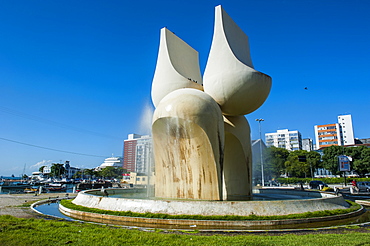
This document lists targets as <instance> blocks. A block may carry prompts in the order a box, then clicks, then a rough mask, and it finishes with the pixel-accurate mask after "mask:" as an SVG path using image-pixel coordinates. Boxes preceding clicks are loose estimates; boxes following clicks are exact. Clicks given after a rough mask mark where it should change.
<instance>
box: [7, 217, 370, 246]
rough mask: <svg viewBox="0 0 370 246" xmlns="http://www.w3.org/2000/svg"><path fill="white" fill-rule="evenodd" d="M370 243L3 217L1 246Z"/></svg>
mask: <svg viewBox="0 0 370 246" xmlns="http://www.w3.org/2000/svg"><path fill="white" fill-rule="evenodd" d="M328 243H330V244H331V245H345V246H348V245H369V233H359V232H355V231H350V230H349V231H346V233H341V234H334V233H325V234H319V233H315V234H305V235H295V234H285V235H265V234H264V235H251V234H244V235H243V234H233V235H229V234H228V235H218V234H211V235H210V236H205V235H199V234H176V233H162V232H155V231H152V232H145V231H139V230H128V229H122V228H119V227H110V226H102V225H96V224H89V223H78V222H70V221H54V220H42V219H20V218H15V217H12V216H4V215H3V216H0V245H7V246H12V245H17V246H26V245H27V246H29V245H38V246H49V245H66V244H71V245H79V246H94V245H109V246H116V245H117V246H122V245H166V246H168V245H284V246H290V245H326V244H328Z"/></svg>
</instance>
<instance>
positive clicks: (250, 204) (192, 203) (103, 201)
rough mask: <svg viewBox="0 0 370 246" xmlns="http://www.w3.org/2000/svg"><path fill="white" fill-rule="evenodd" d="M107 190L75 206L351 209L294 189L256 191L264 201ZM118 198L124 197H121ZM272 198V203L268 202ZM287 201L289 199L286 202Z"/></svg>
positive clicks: (207, 210) (239, 212)
mask: <svg viewBox="0 0 370 246" xmlns="http://www.w3.org/2000/svg"><path fill="white" fill-rule="evenodd" d="M106 191H107V192H108V194H109V195H108V196H103V193H102V192H101V191H100V190H91V191H84V192H80V193H79V194H78V195H77V197H76V198H75V199H74V200H73V203H74V204H76V205H81V206H84V207H89V208H97V209H102V210H112V211H131V212H136V213H161V214H170V215H183V214H186V215H206V216H213V215H221V216H222V215H236V216H249V215H252V214H253V215H258V216H271V215H287V214H299V213H305V212H315V211H322V210H334V209H345V208H348V207H349V205H348V203H347V202H346V201H345V200H344V199H343V197H342V196H335V195H333V194H330V193H325V192H313V191H301V190H294V189H259V190H255V191H254V194H255V196H256V197H257V198H260V199H263V200H252V201H205V200H180V199H179V200H174V199H140V198H130V197H126V195H127V196H128V195H129V194H130V193H131V195H132V193H133V194H135V193H137V192H138V190H136V189H107V190H106ZM113 193H114V194H113ZM117 195H123V196H121V197H119V196H117ZM284 197H285V200H284ZM268 198H270V200H267V199H268ZM287 198H288V200H286V199H287Z"/></svg>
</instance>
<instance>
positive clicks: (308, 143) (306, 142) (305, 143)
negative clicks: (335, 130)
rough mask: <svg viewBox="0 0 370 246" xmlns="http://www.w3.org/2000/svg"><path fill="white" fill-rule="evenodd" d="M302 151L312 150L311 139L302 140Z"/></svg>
mask: <svg viewBox="0 0 370 246" xmlns="http://www.w3.org/2000/svg"><path fill="white" fill-rule="evenodd" d="M302 149H303V150H306V151H311V150H313V143H312V139H311V138H304V139H302Z"/></svg>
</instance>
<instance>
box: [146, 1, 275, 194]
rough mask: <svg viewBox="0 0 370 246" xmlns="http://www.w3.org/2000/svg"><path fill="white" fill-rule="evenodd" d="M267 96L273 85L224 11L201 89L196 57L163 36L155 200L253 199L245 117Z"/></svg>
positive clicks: (155, 95) (156, 95)
mask: <svg viewBox="0 0 370 246" xmlns="http://www.w3.org/2000/svg"><path fill="white" fill-rule="evenodd" d="M203 83H204V88H203ZM270 88H271V78H270V77H269V76H268V75H265V74H263V73H260V72H258V71H256V70H254V69H253V65H252V61H251V58H250V53H249V45H248V37H247V36H246V35H245V34H244V33H243V31H242V30H241V29H240V28H239V27H238V26H237V25H236V24H235V23H234V21H233V20H232V19H231V18H230V17H229V16H228V15H227V13H226V12H225V11H224V10H223V9H222V7H221V6H217V7H216V18H215V30H214V35H213V41H212V47H211V51H210V54H209V58H208V62H207V66H206V70H205V73H204V77H203V82H202V78H201V76H200V69H199V63H198V53H197V52H196V51H195V50H194V49H192V48H191V47H190V46H189V45H187V44H186V43H185V42H184V41H182V40H181V39H179V38H178V37H177V36H175V35H174V34H173V33H172V32H170V31H169V30H168V29H166V28H163V29H162V30H161V41H160V47H159V53H158V60H157V66H156V71H155V74H154V78H153V84H152V100H153V103H154V105H155V106H156V107H157V108H156V110H155V113H154V116H153V125H152V134H153V142H154V160H155V172H156V182H155V196H156V197H162V198H186V199H202V200H248V199H250V197H251V195H252V185H251V184H252V176H251V175H252V163H251V143H250V128H249V124H248V121H247V120H246V118H245V117H244V115H245V114H248V113H251V112H253V111H254V110H256V109H257V108H259V107H260V106H261V105H262V104H263V102H264V101H265V100H266V98H267V96H268V94H269V92H270Z"/></svg>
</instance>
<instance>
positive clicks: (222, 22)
mask: <svg viewBox="0 0 370 246" xmlns="http://www.w3.org/2000/svg"><path fill="white" fill-rule="evenodd" d="M215 14H216V17H215V26H214V34H213V40H212V46H211V51H210V53H209V57H208V61H207V65H206V69H205V72H204V76H203V85H204V91H205V92H206V93H207V94H209V95H211V96H212V97H213V98H214V99H215V100H216V102H217V103H218V104H219V105H220V106H221V109H222V112H223V113H224V114H225V115H233V116H236V115H245V114H248V113H251V112H253V111H254V110H256V109H257V108H259V107H260V106H261V105H262V104H263V103H264V101H265V100H266V98H267V96H268V94H269V92H270V88H271V78H270V77H269V76H268V75H266V74H263V73H261V72H258V71H256V70H254V69H253V64H252V60H251V57H250V52H249V43H248V37H247V35H245V33H244V32H243V31H242V30H241V29H240V28H239V27H238V26H237V24H235V22H234V21H233V20H232V19H231V18H230V17H229V15H228V14H227V13H226V12H225V11H224V10H223V9H222V7H221V6H217V7H216V13H215Z"/></svg>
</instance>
